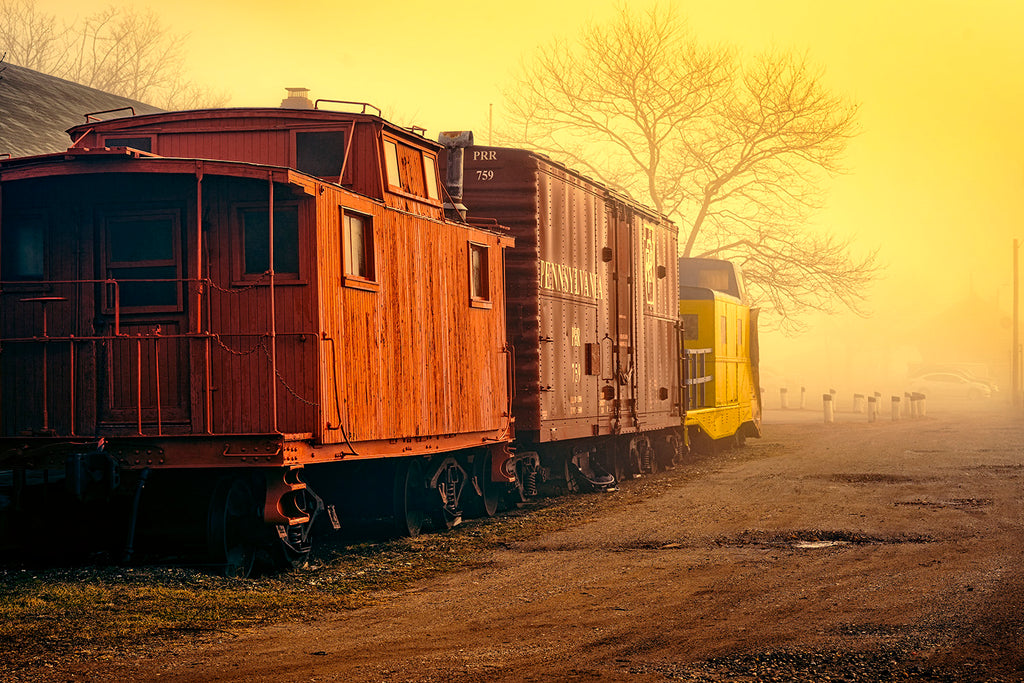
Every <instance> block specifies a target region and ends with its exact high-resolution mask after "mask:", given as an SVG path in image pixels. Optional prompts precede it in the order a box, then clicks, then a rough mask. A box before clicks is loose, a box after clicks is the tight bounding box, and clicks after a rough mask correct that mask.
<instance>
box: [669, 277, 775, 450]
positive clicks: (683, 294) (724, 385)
mask: <svg viewBox="0 0 1024 683" xmlns="http://www.w3.org/2000/svg"><path fill="white" fill-rule="evenodd" d="M679 315H680V318H681V320H682V326H683V347H684V351H683V354H684V358H683V365H684V370H685V376H686V381H685V389H684V397H683V400H684V404H685V406H686V430H687V434H688V437H689V441H690V444H691V445H692V446H693V447H695V448H697V449H698V450H707V449H710V448H714V447H715V446H719V445H726V444H727V445H732V444H737V445H742V444H743V442H744V441H745V440H746V438H747V437H748V436H751V437H760V436H761V400H760V391H759V389H758V386H759V381H758V357H757V356H758V348H757V309H756V308H755V309H751V307H750V305H749V304H748V303H747V299H746V294H745V292H744V290H743V278H742V276H741V274H740V271H739V269H738V268H737V267H736V266H735V265H734V264H733V263H730V262H729V261H721V260H718V259H706V258H681V259H679Z"/></svg>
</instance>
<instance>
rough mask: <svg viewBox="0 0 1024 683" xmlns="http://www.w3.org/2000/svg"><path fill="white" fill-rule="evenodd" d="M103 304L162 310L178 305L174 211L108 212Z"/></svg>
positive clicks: (106, 218)
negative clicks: (111, 283) (112, 284)
mask: <svg viewBox="0 0 1024 683" xmlns="http://www.w3.org/2000/svg"><path fill="white" fill-rule="evenodd" d="M104 225H105V228H106V232H105V235H104V238H105V242H106V249H105V250H104V253H105V257H106V258H105V261H106V264H105V265H106V269H105V270H106V277H108V278H113V279H114V280H117V281H118V284H117V287H116V288H107V292H106V297H107V299H106V306H107V308H108V309H110V308H113V307H114V306H115V303H118V304H119V305H120V307H121V308H146V309H162V310H166V309H168V308H177V307H178V306H179V305H180V293H181V286H180V283H179V282H178V281H177V280H178V279H179V277H180V276H179V262H178V249H177V239H178V220H177V214H176V213H175V212H150V213H136V214H118V215H107V216H106V217H105V220H104Z"/></svg>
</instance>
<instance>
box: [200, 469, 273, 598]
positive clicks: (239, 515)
mask: <svg viewBox="0 0 1024 683" xmlns="http://www.w3.org/2000/svg"><path fill="white" fill-rule="evenodd" d="M207 520H208V523H207V548H208V550H209V553H210V559H211V560H212V561H213V563H214V564H216V565H218V566H220V567H221V568H222V570H223V573H224V575H225V576H231V577H238V578H245V577H247V576H249V574H250V573H251V572H252V566H253V562H254V561H255V559H256V547H257V537H258V533H259V530H260V528H261V527H262V524H261V521H260V518H259V516H258V515H257V511H256V501H255V498H254V496H253V494H252V487H251V486H249V484H248V483H247V482H246V481H245V480H244V479H240V478H237V477H225V478H223V479H221V480H220V481H218V482H217V486H216V487H215V488H214V490H213V495H212V496H211V497H210V508H209V513H208V516H207Z"/></svg>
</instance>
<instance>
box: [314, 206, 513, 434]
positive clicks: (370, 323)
mask: <svg viewBox="0 0 1024 683" xmlns="http://www.w3.org/2000/svg"><path fill="white" fill-rule="evenodd" d="M319 203H320V205H321V210H320V211H319V215H320V217H321V222H320V224H319V226H318V243H317V249H318V252H319V254H320V263H321V270H320V276H319V286H320V290H321V292H322V295H321V300H320V306H321V320H322V326H323V334H324V335H326V337H327V339H329V340H332V341H326V340H325V343H324V345H323V351H322V362H323V364H324V368H323V371H322V374H323V376H324V378H325V380H324V382H323V384H322V387H321V404H322V405H324V406H326V408H325V411H324V414H323V423H322V430H323V432H322V433H323V439H324V441H325V442H335V443H340V442H342V441H344V440H345V438H346V436H347V438H348V440H349V441H351V442H352V443H353V444H355V445H356V450H357V451H358V450H359V446H358V443H359V442H365V441H379V440H386V439H389V440H393V439H415V438H418V437H428V436H439V435H454V434H460V433H472V432H481V431H491V432H500V431H502V430H503V429H504V428H506V427H507V425H508V416H507V411H508V405H507V396H508V394H507V383H506V376H507V365H506V362H507V359H506V355H505V353H504V345H505V328H504V305H503V304H504V301H503V297H504V278H503V256H502V251H503V249H502V246H501V244H500V242H501V238H499V236H498V235H496V234H493V233H491V232H487V231H483V230H479V229H476V228H471V227H468V226H465V225H459V224H452V223H444V222H440V221H433V220H427V219H424V218H420V217H415V216H411V215H408V214H404V213H399V212H396V211H393V210H389V209H388V208H386V207H384V206H381V205H380V204H378V203H376V202H371V201H368V200H367V199H365V198H361V197H358V196H355V195H351V194H348V193H345V192H342V191H338V190H336V189H334V188H327V191H326V192H325V193H324V194H323V195H321V197H320V199H319ZM341 209H348V210H351V211H354V212H357V213H360V214H363V215H366V216H370V217H371V220H372V226H373V228H372V229H373V246H374V265H375V282H376V287H371V288H370V289H369V290H368V289H365V288H363V289H361V288H358V287H354V286H348V285H346V284H345V281H344V277H343V273H342V262H343V260H342V246H341V240H340V236H341V228H340V224H339V218H338V217H339V216H340V210H341ZM470 242H474V243H478V244H485V245H487V246H488V248H489V258H488V266H489V277H490V282H491V293H492V300H491V304H492V305H491V307H490V308H474V307H472V306H471V305H470V299H469V253H468V250H469V243H470ZM374 290H375V291H374ZM336 392H337V401H336V399H335V393H336ZM336 405H337V409H335V408H334V406H336ZM339 412H340V420H339V415H338V413H339ZM404 448H405V446H404V445H403V444H401V443H397V444H395V446H394V449H395V454H399V453H401V452H402V450H403V449H404Z"/></svg>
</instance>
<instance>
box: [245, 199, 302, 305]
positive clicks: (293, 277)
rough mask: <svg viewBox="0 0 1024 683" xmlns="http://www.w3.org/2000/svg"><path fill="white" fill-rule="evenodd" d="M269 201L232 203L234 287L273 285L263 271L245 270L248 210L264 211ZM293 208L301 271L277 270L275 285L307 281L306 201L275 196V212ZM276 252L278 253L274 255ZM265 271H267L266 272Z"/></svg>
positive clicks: (296, 246) (298, 283) (299, 283)
mask: <svg viewBox="0 0 1024 683" xmlns="http://www.w3.org/2000/svg"><path fill="white" fill-rule="evenodd" d="M269 208H270V207H269V203H268V202H266V201H251V202H234V203H232V205H231V221H232V229H231V232H232V237H233V239H232V248H231V256H232V258H231V262H232V263H231V285H232V286H234V287H249V286H262V287H269V286H270V278H269V277H265V276H264V273H247V272H246V271H245V218H244V215H245V213H246V212H248V211H253V210H262V211H263V212H264V213H266V212H267V210H268V209H269ZM282 210H294V211H295V218H296V220H295V232H296V239H295V243H296V244H295V248H296V251H297V254H298V264H297V267H298V272H297V273H293V272H285V271H275V272H274V285H275V286H278V285H304V284H307V279H306V278H307V277H308V274H307V273H306V268H305V266H304V264H303V254H304V253H305V246H306V245H305V240H306V238H305V234H304V231H303V229H302V225H303V220H302V214H303V202H301V201H300V200H297V199H283V200H278V199H277V198H276V197H275V199H274V211H275V212H277V211H282ZM275 255H276V254H275ZM264 272H266V271H264Z"/></svg>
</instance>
